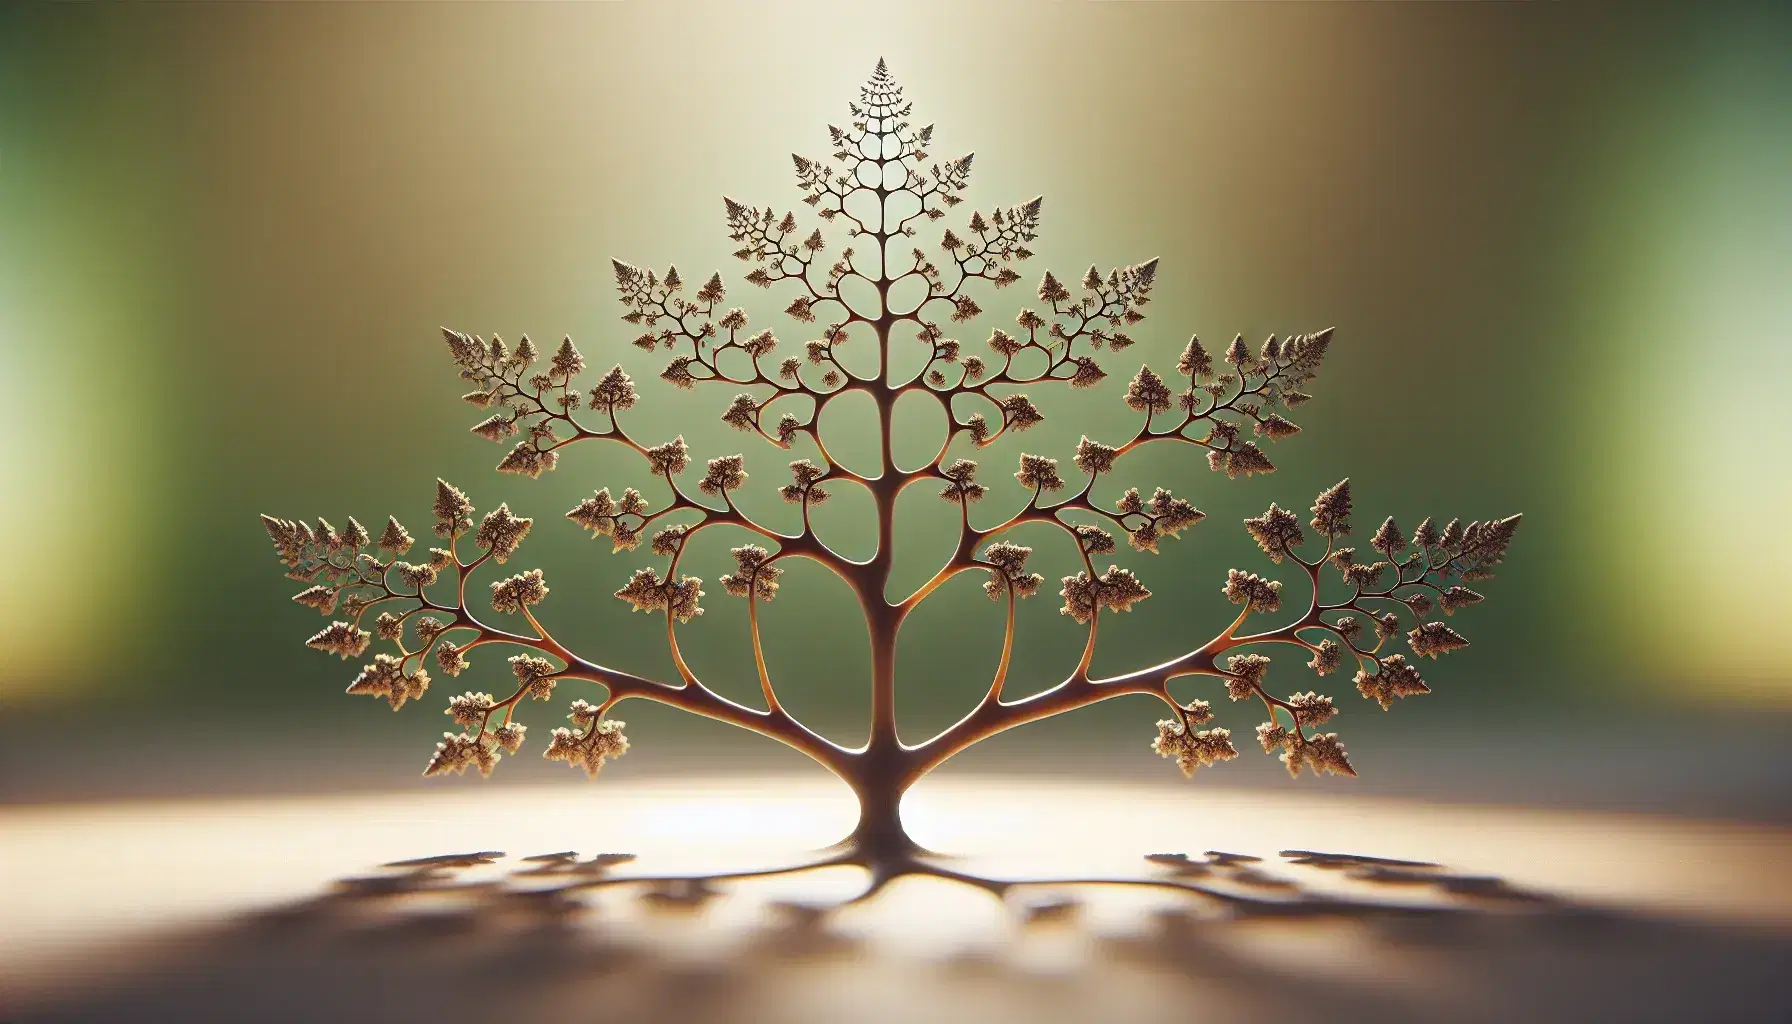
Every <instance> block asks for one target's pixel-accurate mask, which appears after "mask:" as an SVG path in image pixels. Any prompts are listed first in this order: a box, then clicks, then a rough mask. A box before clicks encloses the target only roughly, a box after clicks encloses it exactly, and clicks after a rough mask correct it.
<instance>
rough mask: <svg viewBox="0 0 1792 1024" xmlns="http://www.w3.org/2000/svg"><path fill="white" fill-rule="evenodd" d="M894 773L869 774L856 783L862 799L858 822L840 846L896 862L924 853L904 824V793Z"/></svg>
mask: <svg viewBox="0 0 1792 1024" xmlns="http://www.w3.org/2000/svg"><path fill="white" fill-rule="evenodd" d="M899 785H900V784H899V783H898V782H897V780H896V778H895V776H894V775H883V774H882V773H875V772H874V773H870V775H869V777H867V778H864V779H861V780H860V781H858V782H856V783H854V784H853V793H854V795H856V796H857V797H858V798H859V823H858V825H857V826H856V827H854V828H853V830H852V834H851V835H849V836H847V837H846V839H845V840H843V841H842V843H841V845H842V846H845V847H848V848H851V849H853V850H855V851H857V852H858V853H860V854H861V855H862V856H864V858H865V859H866V860H867V861H873V862H877V861H882V862H888V861H897V860H903V859H906V858H908V857H911V856H914V855H915V854H919V853H923V852H925V851H924V850H922V848H921V847H920V846H919V845H918V844H917V843H916V842H915V841H914V840H913V839H910V838H909V835H908V832H907V830H905V829H904V828H903V827H902V794H903V791H904V790H906V788H907V787H906V786H901V787H900V788H898V787H899Z"/></svg>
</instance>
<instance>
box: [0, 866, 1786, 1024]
mask: <svg viewBox="0 0 1792 1024" xmlns="http://www.w3.org/2000/svg"><path fill="white" fill-rule="evenodd" d="M634 860H635V858H634V857H633V856H631V855H628V854H598V855H595V856H581V855H580V854H578V853H575V852H572V851H565V852H555V853H546V854H538V855H531V856H525V857H520V858H516V859H510V858H507V857H506V856H505V855H504V854H502V853H498V852H495V851H483V852H474V853H464V854H448V855H442V856H431V857H423V858H417V859H414V860H406V861H400V862H395V863H392V864H387V865H383V866H382V867H381V868H380V869H379V870H377V871H373V872H369V873H367V874H364V875H359V876H355V877H348V878H343V879H340V880H338V881H336V882H335V883H333V884H332V885H330V886H329V887H328V888H327V890H326V891H324V892H322V893H320V894H318V895H316V896H314V897H311V898H308V899H304V900H300V901H297V902H294V903H290V904H287V905H283V906H278V907H274V908H271V909H267V910H264V911H258V912H256V913H253V914H250V915H245V916H242V917H239V918H237V919H234V920H232V921H229V922H226V923H224V924H223V925H221V926H212V927H205V928H199V929H195V930H191V931H187V932H182V933H179V934H171V935H164V936H159V937H157V938H156V939H155V940H154V941H153V942H150V943H148V944H147V945H146V949H147V951H146V952H143V953H142V957H141V964H140V965H139V966H138V967H135V968H133V969H130V970H125V971H121V972H114V973H113V976H112V977H111V978H110V979H109V980H107V981H105V982H103V983H98V984H93V985H87V986H83V987H82V988H80V989H79V990H78V991H74V990H64V991H61V992H59V993H58V994H55V995H54V996H50V997H43V998H40V999H39V1000H37V1003H36V1005H30V1006H26V1007H24V1008H23V1013H22V1014H20V1015H18V1016H17V1018H16V1019H17V1020H18V1021H19V1022H23V1021H27V1020H29V1021H40V1020H41V1021H77V1020H78V1021H141V1022H161V1021H168V1022H174V1021H180V1022H199V1021H267V1022H285V1021H293V1022H298V1021H342V1022H361V1021H369V1022H371V1021H411V1020H416V1021H429V1020H437V1019H450V1018H451V1019H454V1020H459V1021H466V1020H536V1019H539V1020H555V1021H558V1020H569V1021H570V1020H590V1021H609V1020H616V1021H761V1020H793V1021H807V1020H816V1021H852V1022H871V1021H886V1020H887V1021H958V1020H966V1021H973V1020H976V1021H982V1020H1010V1019H1023V1018H1024V1019H1028V1020H1030V1021H1060V1020H1062V1021H1104V1022H1105V1021H1132V1020H1138V1021H1147V1020H1150V1021H1160V1020H1165V1019H1170V1020H1176V1019H1194V1018H1196V1017H1212V1018H1215V1019H1225V1020H1256V1019H1271V1018H1273V1019H1277V1020H1283V1021H1286V1020H1326V1021H1357V1020H1362V1021H1370V1020H1374V1021H1401V1020H1451V1021H1482V1020H1486V1021H1521V1020H1523V1021H1533V1020H1536V1021H1554V1020H1561V1021H1602V1020H1624V1021H1652V1020H1660V1021H1690V1020H1700V1021H1717V1020H1738V1021H1754V1020H1762V1021H1768V1020H1774V1021H1778V1020H1786V1019H1792V982H1789V981H1788V979H1787V977H1786V973H1787V972H1786V971H1785V965H1787V964H1789V963H1792V934H1788V933H1787V932H1786V931H1785V930H1783V929H1778V928H1770V927H1752V926H1740V925H1717V924H1711V923H1703V922H1696V921H1690V920H1684V919H1679V918H1673V917H1667V916H1662V915H1658V914H1649V913H1642V912H1636V911H1630V910H1625V909H1621V908H1610V907H1597V906H1592V905H1587V904H1583V903H1578V902H1575V901H1572V900H1567V899H1563V898H1560V897H1557V896H1553V895H1550V894H1547V893H1542V892H1536V891H1531V890H1527V889H1523V888H1520V887H1516V886H1513V885H1511V884H1509V883H1508V882H1507V881H1505V880H1504V879H1502V878H1499V877H1497V876H1492V875H1475V874H1462V873H1457V872H1454V871H1451V870H1449V869H1447V868H1445V867H1443V866H1441V865H1438V864H1432V863H1425V862H1419V861H1409V860H1395V859H1389V858H1382V857H1374V856H1364V855H1358V854H1346V853H1328V852H1318V851H1310V850H1284V851H1281V853H1280V854H1279V856H1277V857H1275V858H1260V857H1256V856H1251V855H1246V854H1237V853H1229V852H1224V851H1208V852H1206V853H1205V854H1203V855H1200V856H1189V855H1185V854H1181V853H1173V854H1155V855H1152V856H1150V857H1148V858H1146V860H1147V862H1148V868H1147V871H1145V872H1143V873H1141V874H1139V875H1138V876H1136V877H1115V878H1107V877H1056V878H1044V877H1042V878H1032V877H1029V878H1014V879H1009V878H997V877H990V876H986V875H982V874H978V873H975V872H973V871H970V870H967V869H964V868H962V867H960V866H956V865H955V863H954V862H952V861H950V860H949V859H946V858H938V857H932V856H918V857H914V858H909V859H905V860H904V861H902V862H900V863H897V864H886V865H882V866H871V865H866V864H863V863H860V862H859V861H858V860H856V859H855V858H854V856H853V855H852V854H851V853H829V852H823V853H822V854H819V855H817V856H816V857H815V858H813V859H810V860H804V861H799V862H797V863H794V864H791V865H788V866H783V867H775V868H765V869H756V870H748V871H734V872H721V873H710V874H651V873H636V872H634V871H632V870H631V869H632V868H633V866H634V865H633V864H632V862H634ZM841 867H857V868H862V869H864V870H865V873H866V876H867V882H866V884H865V885H863V886H862V887H861V888H859V889H858V890H857V891H856V893H854V894H852V895H848V896H845V897H843V898H841V899H839V900H836V901H833V902H829V903H813V902H789V901H777V900H770V901H763V902H762V904H761V905H760V907H759V910H760V911H761V913H758V914H757V916H755V917H754V918H753V920H752V922H751V924H749V925H739V924H738V923H736V924H735V925H731V926H728V927H722V926H718V925H717V924H715V922H714V921H713V919H712V918H711V916H710V914H711V909H712V907H714V906H716V905H718V904H720V903H722V902H724V901H727V900H735V899H740V900H745V899H748V898H749V893H748V890H750V889H751V883H753V882H754V881H755V880H763V879H768V878H772V877H777V876H788V875H797V874H801V873H804V872H808V871H820V870H823V869H830V868H835V869H837V868H841ZM1688 870H1693V868H1691V867H1690V866H1689V869H1688ZM1315 872H1318V873H1328V874H1330V875H1331V876H1332V877H1331V881H1337V880H1340V879H1342V880H1347V881H1348V883H1350V884H1349V885H1348V886H1346V888H1348V889H1350V890H1351V891H1352V892H1364V893H1367V895H1366V896H1357V895H1341V894H1340V893H1339V892H1338V891H1337V890H1338V887H1337V886H1335V885H1324V884H1319V883H1320V882H1321V881H1323V879H1322V878H1321V877H1320V876H1318V875H1315V874H1314V873H1315ZM907 877H922V878H932V879H937V880H941V881H944V882H948V883H958V884H962V885H966V886H970V887H972V888H974V889H976V890H979V891H981V892H984V893H988V894H989V895H991V896H993V897H995V898H996V899H997V900H999V901H1000V905H1001V907H1002V908H1003V910H1004V912H1005V914H1006V915H1007V921H1008V925H1009V927H1008V929H1007V931H1006V933H1005V934H1006V938H1005V940H1004V942H1003V943H1002V944H1000V945H998V946H995V947H991V946H987V945H986V946H979V947H977V948H970V949H962V950H958V951H956V952H953V951H951V950H946V951H943V953H944V954H946V955H942V956H940V957H933V958H927V957H922V958H915V957H909V958H900V957H892V956H890V955H888V954H887V953H886V952H884V951H880V950H879V949H877V948H874V944H873V943H870V942H868V941H867V939H866V938H865V937H864V936H862V935H858V934H855V933H854V931H853V929H851V928H849V927H841V926H840V922H841V919H842V917H843V915H846V914H848V913H850V911H851V908H853V907H854V906H855V905H857V904H861V903H867V902H869V901H870V900H872V898H873V897H874V896H876V895H877V894H879V893H881V892H883V890H885V888H886V887H887V886H889V884H890V883H891V882H893V881H896V880H897V879H901V878H907ZM1094 888H1123V889H1131V890H1139V891H1141V892H1147V893H1154V894H1160V895H1163V896H1165V897H1168V899H1167V900H1166V901H1165V902H1164V903H1163V904H1162V905H1159V906H1156V907H1155V909H1153V910H1151V911H1150V912H1148V913H1147V914H1145V915H1144V916H1143V917H1142V918H1141V919H1140V921H1141V924H1140V926H1139V927H1137V928H1133V929H1130V930H1126V931H1123V932H1118V933H1116V932H1113V931H1110V930H1105V929H1103V928H1100V927H1098V926H1096V925H1094V924H1092V923H1091V922H1089V921H1087V920H1085V919H1084V916H1083V910H1084V907H1085V901H1084V900H1083V899H1082V898H1080V896H1079V894H1080V893H1081V892H1083V891H1085V890H1089V889H1094ZM601 894H609V896H610V897H611V898H615V897H618V896H620V897H622V898H623V899H625V900H627V901H628V902H629V903H630V904H632V909H633V911H634V916H632V917H631V918H630V919H628V920H622V921H619V920H617V919H615V918H614V916H613V915H609V914H606V913H605V912H604V911H603V910H601V909H600V908H599V906H598V902H599V899H598V898H599V897H600V895H601ZM884 898H885V899H901V898H902V897H901V895H900V894H896V893H891V894H887V895H886V896H884ZM644 921H645V922H649V923H650V924H652V925H653V926H651V927H643V925H642V922H644ZM668 922H670V923H671V924H672V925H673V926H672V927H670V928H668V927H666V925H667V923H668ZM916 927H918V928H921V929H925V928H926V927H927V925H926V924H925V923H922V924H919V925H917V926H916ZM722 932H727V933H728V939H727V941H726V942H722V943H718V942H715V941H713V940H714V939H716V937H717V934H718V933H722ZM1042 941H1043V942H1046V943H1051V942H1057V943H1058V944H1059V945H1061V946H1062V945H1066V944H1067V945H1069V946H1074V947H1075V948H1077V949H1079V950H1080V955H1079V956H1078V957H1076V958H1074V962H1071V963H1069V964H1065V963H1059V964H1058V965H1056V966H1053V967H1046V968H1042V967H1040V966H1039V965H1038V964H1036V963H1032V964H1030V963H1028V962H1027V960H1026V958H1024V957H1015V956H1011V955H1009V954H1010V953H1012V952H1013V951H1014V950H1017V949H1020V948H1022V947H1025V946H1026V945H1027V944H1029V943H1034V944H1037V943H1039V942H1042ZM140 952H141V951H140ZM8 1024H12V1018H8Z"/></svg>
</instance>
